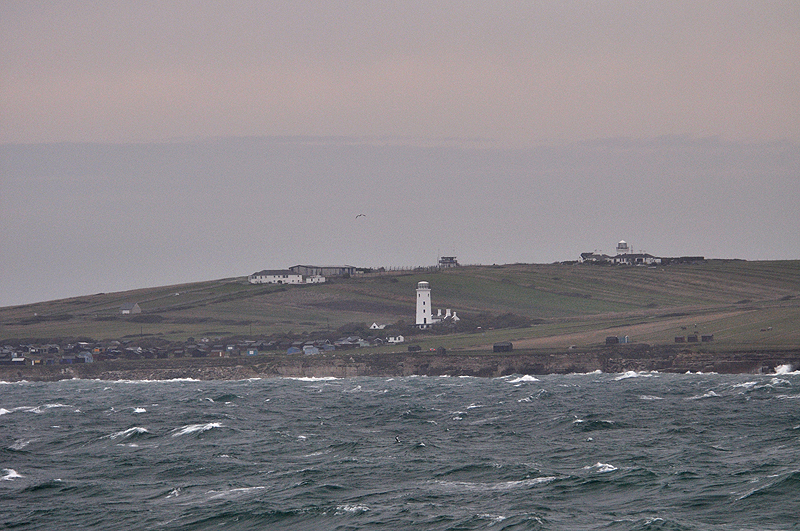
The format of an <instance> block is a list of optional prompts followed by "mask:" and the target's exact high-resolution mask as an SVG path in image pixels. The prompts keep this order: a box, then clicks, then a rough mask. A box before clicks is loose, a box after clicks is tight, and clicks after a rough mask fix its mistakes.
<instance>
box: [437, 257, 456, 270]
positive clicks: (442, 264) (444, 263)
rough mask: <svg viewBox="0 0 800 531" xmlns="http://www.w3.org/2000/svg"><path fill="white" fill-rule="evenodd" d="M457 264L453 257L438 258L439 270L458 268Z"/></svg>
mask: <svg viewBox="0 0 800 531" xmlns="http://www.w3.org/2000/svg"><path fill="white" fill-rule="evenodd" d="M459 265H461V264H459V263H458V260H456V257H455V256H443V257H441V258H439V268H440V269H441V268H447V267H458V266H459Z"/></svg>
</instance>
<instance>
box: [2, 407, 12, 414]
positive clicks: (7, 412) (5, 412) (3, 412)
mask: <svg viewBox="0 0 800 531" xmlns="http://www.w3.org/2000/svg"><path fill="white" fill-rule="evenodd" d="M9 413H11V411H9V410H7V409H5V408H2V407H0V415H8V414H9Z"/></svg>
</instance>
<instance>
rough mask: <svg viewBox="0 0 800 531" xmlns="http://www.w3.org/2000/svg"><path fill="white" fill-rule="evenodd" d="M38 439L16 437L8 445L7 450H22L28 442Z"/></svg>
mask: <svg viewBox="0 0 800 531" xmlns="http://www.w3.org/2000/svg"><path fill="white" fill-rule="evenodd" d="M38 440H39V439H27V440H26V439H17V440H16V441H15V442H14V444H12V445H11V446H9V447H8V449H9V450H16V451H19V450H22V449H23V448H25V447H26V446H28V445H29V444H30V443H32V442H34V441H38Z"/></svg>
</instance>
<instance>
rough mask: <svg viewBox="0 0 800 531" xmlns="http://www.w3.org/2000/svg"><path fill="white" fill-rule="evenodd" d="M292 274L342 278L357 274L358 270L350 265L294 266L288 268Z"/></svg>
mask: <svg viewBox="0 0 800 531" xmlns="http://www.w3.org/2000/svg"><path fill="white" fill-rule="evenodd" d="M289 269H290V270H291V271H292V272H294V273H299V274H301V275H308V276H323V277H343V276H353V275H355V274H356V273H357V272H358V268H357V267H355V266H351V265H341V266H331V265H328V266H320V265H304V264H300V265H294V266H292V267H290V268H289Z"/></svg>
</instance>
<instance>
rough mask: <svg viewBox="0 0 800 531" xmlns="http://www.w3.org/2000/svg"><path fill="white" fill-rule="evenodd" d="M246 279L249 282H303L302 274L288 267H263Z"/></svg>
mask: <svg viewBox="0 0 800 531" xmlns="http://www.w3.org/2000/svg"><path fill="white" fill-rule="evenodd" d="M247 280H248V281H249V282H250V284H303V283H304V280H303V275H301V274H300V273H295V272H293V271H289V270H288V269H265V270H264V271H259V272H258V273H253V274H252V275H250V276H249V277H247Z"/></svg>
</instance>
